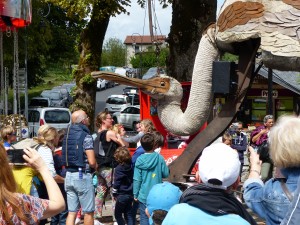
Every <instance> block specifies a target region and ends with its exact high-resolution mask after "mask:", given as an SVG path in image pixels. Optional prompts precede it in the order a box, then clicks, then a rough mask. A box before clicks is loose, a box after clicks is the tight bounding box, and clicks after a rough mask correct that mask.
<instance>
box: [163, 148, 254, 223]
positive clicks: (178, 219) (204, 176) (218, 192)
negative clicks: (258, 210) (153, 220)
mask: <svg viewBox="0 0 300 225" xmlns="http://www.w3.org/2000/svg"><path fill="white" fill-rule="evenodd" d="M240 165H241V163H240V160H239V156H238V153H237V152H236V151H235V150H233V149H232V148H230V147H229V146H227V145H225V144H224V143H217V144H213V145H210V146H208V147H206V148H205V149H204V150H203V152H202V155H201V157H200V162H199V182H200V184H198V185H195V186H192V187H190V188H188V189H187V190H186V191H185V192H184V193H183V194H182V196H181V198H180V201H179V202H180V204H177V205H175V206H173V207H172V208H171V209H170V210H169V212H168V214H167V216H166V217H165V219H164V221H163V223H162V224H163V225H171V224H172V225H173V224H180V225H190V224H193V225H207V224H209V225H217V224H222V225H232V224H234V225H249V224H251V225H254V224H256V222H255V220H254V219H253V218H252V217H251V215H250V214H249V213H248V212H247V210H246V209H245V208H244V207H243V205H242V204H241V203H240V202H239V201H238V200H237V199H236V198H235V197H234V195H233V190H234V189H235V188H236V187H237V185H238V184H239V173H240Z"/></svg>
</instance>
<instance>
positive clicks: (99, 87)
mask: <svg viewBox="0 0 300 225" xmlns="http://www.w3.org/2000/svg"><path fill="white" fill-rule="evenodd" d="M106 83H107V82H106V80H104V79H101V78H98V80H97V90H103V89H106Z"/></svg>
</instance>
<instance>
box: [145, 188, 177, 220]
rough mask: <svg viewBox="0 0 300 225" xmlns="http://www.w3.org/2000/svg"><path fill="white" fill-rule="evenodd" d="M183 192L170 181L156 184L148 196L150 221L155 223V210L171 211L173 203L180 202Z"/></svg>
mask: <svg viewBox="0 0 300 225" xmlns="http://www.w3.org/2000/svg"><path fill="white" fill-rule="evenodd" d="M181 194H182V192H181V191H180V189H179V188H178V187H177V186H175V185H173V184H171V183H169V182H163V183H160V184H156V185H154V186H153V187H152V188H151V190H150V192H149V194H148V197H147V209H148V212H149V214H150V216H151V217H150V218H149V223H150V225H152V224H153V221H152V215H153V211H154V210H165V211H169V210H170V208H172V206H173V205H176V204H178V203H179V198H180V196H181Z"/></svg>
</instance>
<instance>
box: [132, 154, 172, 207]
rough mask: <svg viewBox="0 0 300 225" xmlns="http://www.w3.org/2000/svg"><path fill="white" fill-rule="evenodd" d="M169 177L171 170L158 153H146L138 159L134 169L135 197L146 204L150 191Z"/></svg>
mask: <svg viewBox="0 0 300 225" xmlns="http://www.w3.org/2000/svg"><path fill="white" fill-rule="evenodd" d="M168 176H169V168H168V167H167V165H166V162H165V160H164V158H163V157H162V156H161V155H160V154H158V153H156V152H151V153H145V154H143V155H141V156H140V157H138V159H137V160H136V163H135V167H134V175H133V195H134V198H137V199H138V200H139V201H140V202H142V203H144V204H146V199H147V196H148V194H149V191H150V189H151V188H152V187H153V186H154V185H155V184H158V183H161V182H162V178H166V177H168Z"/></svg>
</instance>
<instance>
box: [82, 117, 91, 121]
mask: <svg viewBox="0 0 300 225" xmlns="http://www.w3.org/2000/svg"><path fill="white" fill-rule="evenodd" d="M89 118H90V117H88V116H87V117H85V118H84V119H83V120H81V122H82V121H84V120H87V119H89Z"/></svg>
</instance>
